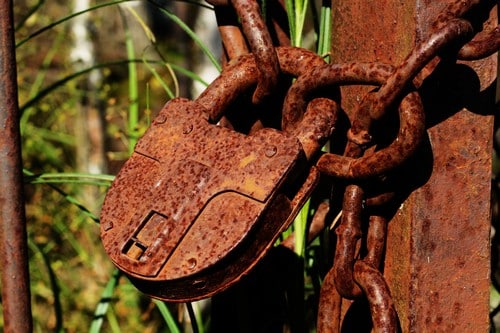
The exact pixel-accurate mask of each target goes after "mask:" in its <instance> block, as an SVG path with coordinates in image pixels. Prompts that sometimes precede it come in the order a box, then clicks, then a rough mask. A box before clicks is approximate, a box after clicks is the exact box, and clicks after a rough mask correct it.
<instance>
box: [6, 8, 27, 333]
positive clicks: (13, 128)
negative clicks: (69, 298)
mask: <svg viewBox="0 0 500 333" xmlns="http://www.w3.org/2000/svg"><path fill="white" fill-rule="evenodd" d="M0 79H1V81H2V82H1V84H0V133H1V135H0V188H1V189H2V190H1V191H0V212H1V218H0V256H1V258H0V267H1V268H0V269H1V272H2V306H3V318H4V331H5V332H31V331H32V317H31V301H30V287H29V273H28V251H27V245H26V217H25V210H24V196H23V183H22V163H21V140H20V133H19V108H18V101H17V73H16V57H15V46H14V28H13V13H12V1H11V0H1V2H0Z"/></svg>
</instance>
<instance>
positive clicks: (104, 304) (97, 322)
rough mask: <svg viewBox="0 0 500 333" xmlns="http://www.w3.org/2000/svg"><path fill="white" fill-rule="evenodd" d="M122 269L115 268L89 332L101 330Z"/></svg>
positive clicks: (93, 332)
mask: <svg viewBox="0 0 500 333" xmlns="http://www.w3.org/2000/svg"><path fill="white" fill-rule="evenodd" d="M120 275H121V274H120V271H119V270H117V269H115V270H114V271H113V275H111V278H110V279H109V281H108V283H107V284H106V287H105V288H104V291H103V293H102V295H101V300H100V301H99V304H97V307H96V309H95V311H94V319H93V320H92V322H91V324H90V329H89V333H99V332H100V331H101V327H102V324H103V322H104V316H105V315H106V312H107V311H108V308H109V304H110V303H111V300H112V296H113V293H114V291H115V287H116V286H117V284H118V280H119V279H120Z"/></svg>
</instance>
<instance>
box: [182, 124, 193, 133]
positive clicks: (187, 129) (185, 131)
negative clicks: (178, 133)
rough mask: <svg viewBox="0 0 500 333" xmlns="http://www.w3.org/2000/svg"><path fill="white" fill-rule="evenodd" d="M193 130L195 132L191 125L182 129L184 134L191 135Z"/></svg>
mask: <svg viewBox="0 0 500 333" xmlns="http://www.w3.org/2000/svg"><path fill="white" fill-rule="evenodd" d="M192 130H193V125H192V124H189V125H186V126H184V128H183V129H182V133H183V134H189V133H191V131H192Z"/></svg>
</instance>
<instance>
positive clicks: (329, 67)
mask: <svg viewBox="0 0 500 333" xmlns="http://www.w3.org/2000/svg"><path fill="white" fill-rule="evenodd" d="M209 2H210V3H211V4H213V5H215V7H216V15H217V19H218V22H219V25H220V33H221V36H222V40H223V45H224V49H225V50H226V53H227V56H228V58H229V59H237V61H238V62H241V63H244V62H248V61H253V58H252V57H248V56H245V57H240V56H241V55H243V54H247V53H249V51H248V48H247V46H246V44H247V42H246V41H248V44H249V45H250V52H251V53H252V54H253V55H254V56H255V62H256V63H257V68H258V69H259V73H258V75H259V78H258V82H259V83H258V85H257V88H256V90H255V92H254V95H253V103H255V104H257V103H260V102H262V99H263V97H264V96H265V95H266V94H272V93H273V91H274V90H273V89H275V87H276V85H277V84H278V76H279V75H280V73H281V72H283V71H284V72H286V71H287V69H286V65H285V66H283V62H281V67H280V66H279V62H278V61H277V58H278V57H277V56H276V54H277V53H276V51H275V50H276V49H275V48H274V46H276V45H277V44H279V45H287V43H288V40H287V38H286V36H285V35H284V34H283V33H281V34H280V35H281V36H284V37H282V38H281V39H279V40H280V41H279V42H278V43H274V44H273V41H272V39H271V35H270V33H269V30H268V27H271V25H270V24H269V25H268V27H266V24H265V23H264V21H263V20H262V18H261V16H260V14H259V7H258V4H257V2H256V1H254V0H231V1H227V0H223V1H215V0H211V1H209ZM229 5H232V8H234V10H235V12H236V14H237V15H234V12H232V10H233V9H230V7H229ZM494 5H495V1H491V0H485V1H480V0H470V1H466V0H457V1H455V2H454V3H452V4H451V5H449V6H448V7H447V8H446V9H445V10H444V11H443V12H442V13H441V14H440V15H439V16H438V17H437V18H436V20H435V23H434V24H433V26H432V29H433V33H432V34H431V35H430V37H429V38H428V39H426V40H424V41H421V42H420V43H418V44H417V45H416V46H415V47H414V49H413V50H412V52H410V54H408V56H407V57H406V59H405V60H404V61H403V62H402V63H401V64H400V65H399V66H396V67H394V66H391V65H387V64H381V63H359V62H353V63H347V64H325V63H321V62H317V63H314V64H313V63H308V66H307V67H303V70H302V71H301V72H299V73H295V75H296V76H297V80H296V81H295V82H294V83H293V84H292V85H291V87H290V89H289V90H288V92H287V94H286V97H285V99H284V102H283V109H282V128H283V129H284V130H285V131H287V132H290V133H294V134H296V133H298V132H300V131H303V130H302V129H301V128H300V127H301V126H304V124H310V123H313V122H314V121H313V120H309V119H306V121H304V117H305V114H306V112H305V111H306V108H307V107H308V105H310V104H313V103H311V100H314V99H315V98H317V97H318V94H321V92H322V91H324V90H325V88H329V89H330V90H331V89H336V88H338V87H339V86H343V85H372V86H373V85H374V86H378V89H377V90H375V91H372V92H369V93H368V94H366V96H365V97H364V98H363V99H362V100H361V102H360V103H359V104H358V106H357V108H356V110H354V112H353V113H352V114H353V115H354V116H353V119H350V120H351V128H350V129H349V130H348V133H347V140H348V141H347V145H346V147H345V152H344V154H343V155H337V154H333V153H325V154H323V155H322V156H321V157H320V158H319V160H318V162H317V167H318V169H319V170H320V172H321V173H323V174H326V175H329V176H332V177H334V178H336V179H339V180H343V182H344V188H345V190H344V196H343V205H342V217H341V221H340V223H339V225H338V226H336V228H335V232H336V234H337V242H336V249H335V254H334V264H333V268H332V269H331V270H330V271H329V272H328V273H327V274H326V276H325V278H324V281H323V286H322V289H321V295H320V307H319V313H318V323H317V325H318V326H317V327H318V332H322V333H327V332H338V331H339V329H340V325H341V322H340V304H341V300H342V298H347V299H356V298H359V297H361V296H363V295H364V296H365V297H366V298H367V300H368V302H369V304H370V311H371V315H372V319H373V328H374V331H375V332H395V331H397V330H398V318H397V313H396V311H395V308H394V304H393V302H392V299H391V295H390V291H389V288H388V285H387V283H386V281H385V279H384V277H383V274H382V273H381V271H380V269H381V266H382V258H383V253H384V249H385V240H386V230H387V221H388V217H387V216H385V214H384V207H385V206H386V205H387V204H388V203H390V202H391V200H392V199H393V196H394V193H393V192H391V191H389V192H383V191H381V192H378V193H377V192H375V193H373V191H370V190H367V189H368V188H370V183H373V182H379V181H381V179H382V181H383V180H384V179H386V178H388V176H389V175H390V173H391V171H392V170H394V169H396V168H398V167H399V166H400V165H402V164H403V163H404V162H405V161H406V160H407V159H408V158H409V157H410V156H412V155H413V154H414V152H415V150H416V149H417V148H418V147H419V144H420V142H421V141H422V139H423V137H424V135H425V131H426V128H425V113H424V109H423V105H422V102H421V100H420V95H419V92H418V88H419V87H420V85H421V84H422V82H423V80H424V79H425V78H426V77H427V76H428V75H430V74H431V73H432V71H433V70H434V68H435V67H436V65H437V63H438V62H439V61H441V60H442V59H445V58H446V57H448V58H450V57H451V58H455V59H459V60H472V59H481V58H484V57H487V56H489V55H491V54H493V53H495V52H497V51H498V49H499V48H500V28H499V26H497V27H496V28H494V29H493V30H492V31H489V32H483V31H480V26H479V27H478V25H477V22H472V21H471V19H470V14H471V13H472V12H473V11H474V10H475V9H476V8H478V7H480V6H482V7H484V8H486V9H491V8H492V7H493V6H494ZM484 8H481V9H482V10H484ZM237 16H238V17H239V18H240V19H241V25H242V28H243V32H244V33H243V34H242V33H241V30H240V29H239V27H238V21H237ZM228 18H230V19H229V20H228ZM275 26H276V25H274V26H272V27H273V28H274V27H275ZM275 35H276V34H275ZM277 50H278V51H277V52H278V53H280V52H281V53H283V52H286V51H285V50H286V49H277ZM281 57H282V58H283V55H282V56H281ZM247 74H248V77H253V76H254V75H255V74H251V75H250V73H247ZM297 74H298V75H297ZM224 75H225V73H224V71H223V73H222V76H224ZM233 75H234V73H233ZM244 77H245V75H237V76H235V77H234V81H235V82H238V83H235V85H234V86H235V89H239V88H236V87H241V86H242V85H241V81H242V80H243V81H244V80H245V79H244ZM250 80H252V79H250ZM246 87H248V84H247V85H246ZM238 92H239V90H235V91H233V92H231V93H232V94H235V95H237V94H238ZM329 97H330V98H331V96H329ZM201 98H202V99H205V98H206V97H205V96H203V95H202V96H201ZM218 98H219V99H218V100H217V103H228V104H229V103H230V101H232V100H233V99H232V98H229V97H228V96H219V97H218ZM335 101H336V103H338V104H339V105H340V100H339V99H335ZM210 103H215V102H214V101H205V104H210ZM322 103H324V102H322ZM213 109H221V108H220V107H215V108H213ZM396 110H397V113H398V114H399V124H400V125H399V131H398V133H397V135H396V137H395V138H394V139H393V141H392V143H390V144H389V145H386V146H381V147H379V146H377V138H376V137H374V136H373V134H372V125H373V123H374V122H379V121H381V119H383V118H384V117H385V116H386V114H388V113H394V112H396ZM315 114H316V115H317V114H319V113H318V112H316V113H315ZM213 116H214V117H215V118H217V117H218V116H217V115H213ZM306 132H307V133H308V135H309V136H314V134H313V133H311V132H310V131H309V132H308V131H306ZM301 141H302V142H305V141H307V140H304V139H303V140H301ZM309 142H310V144H313V145H316V146H317V145H318V143H314V140H309ZM317 148H318V147H315V149H314V150H315V151H316V150H317ZM389 178H390V177H389ZM368 192H369V193H368ZM327 209H328V207H325V204H323V205H322V207H321V209H318V213H319V217H316V218H315V219H314V222H313V224H312V226H311V231H310V233H311V234H310V236H309V240H310V238H311V237H314V235H317V234H318V233H319V230H321V229H322V228H323V227H324V226H325V225H326V224H327V223H325V218H326V216H327V215H326V213H325V211H326V210H327ZM365 224H366V226H367V227H366V229H367V232H366V235H364V234H363V231H362V230H364V229H365ZM283 244H284V245H285V246H289V247H290V246H292V245H291V242H290V239H287V240H285V242H284V243H283Z"/></svg>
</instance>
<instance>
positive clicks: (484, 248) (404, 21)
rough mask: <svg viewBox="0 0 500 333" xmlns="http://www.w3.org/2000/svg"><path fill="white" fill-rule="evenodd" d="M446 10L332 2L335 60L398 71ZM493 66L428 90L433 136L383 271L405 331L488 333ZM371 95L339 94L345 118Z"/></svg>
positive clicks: (441, 79)
mask: <svg viewBox="0 0 500 333" xmlns="http://www.w3.org/2000/svg"><path fill="white" fill-rule="evenodd" d="M449 2H450V0H447V1H433V2H432V1H425V0H424V1H414V2H412V1H404V2H402V1H391V0H384V1H364V0H340V1H336V2H334V6H335V8H334V10H333V11H332V15H333V36H332V44H333V45H332V61H333V62H345V61H381V62H387V63H390V64H393V65H398V64H399V63H400V62H401V60H402V59H403V58H404V57H405V56H406V55H407V54H408V53H409V52H410V50H411V48H412V47H413V46H414V44H415V43H416V41H421V40H424V39H425V38H426V37H427V36H428V35H429V32H430V26H431V24H432V22H433V20H434V18H435V17H436V16H437V15H438V14H439V12H440V11H441V10H442V9H443V7H444V6H446V4H447V3H449ZM495 13H496V8H495V9H494V10H493V11H492V13H491V17H490V20H491V22H496V14H495ZM494 25H496V23H491V26H494ZM486 29H487V28H486ZM496 66H497V58H496V56H495V55H494V56H492V57H489V58H488V59H484V60H481V61H475V62H463V63H460V64H451V65H449V66H442V67H438V70H436V71H435V73H434V74H433V75H431V76H430V77H429V78H428V79H427V80H426V82H425V83H424V85H423V86H422V88H421V93H422V97H423V99H424V106H425V109H426V110H425V111H426V114H427V117H428V119H427V128H428V131H427V133H428V137H427V140H426V142H425V143H424V147H423V148H422V150H421V152H420V153H419V154H417V156H416V158H414V160H413V161H412V162H411V164H412V166H411V167H410V168H409V170H407V172H406V173H405V174H407V175H408V178H406V179H407V181H408V182H409V183H413V184H412V185H411V186H409V190H408V193H410V192H411V194H409V195H408V197H407V198H406V200H405V201H404V202H402V203H401V206H400V207H399V209H397V211H396V212H395V214H394V217H393V219H392V220H391V222H390V223H389V230H388V242H387V252H386V258H385V267H384V271H385V272H384V274H385V276H386V279H387V280H388V283H389V287H390V289H391V293H392V296H393V298H394V302H395V305H396V308H397V311H398V315H399V320H400V323H401V329H402V331H403V332H486V331H487V330H488V326H489V323H488V312H489V309H488V301H489V264H490V248H489V232H490V205H489V203H490V177H491V151H492V129H493V117H492V114H493V109H494V99H495V95H494V91H495V86H494V81H495V78H496ZM365 91H366V89H359V88H354V89H353V88H349V89H344V88H343V89H342V94H343V95H342V97H343V106H344V108H345V109H346V111H347V113H348V114H350V111H351V110H352V109H353V107H352V106H353V105H354V104H355V103H356V102H357V101H359V100H360V99H361V98H362V97H363V95H364V93H365ZM415 188H416V190H415ZM410 190H413V191H410Z"/></svg>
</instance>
